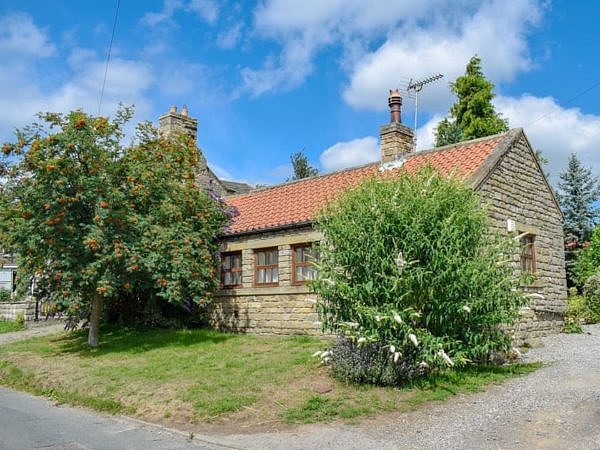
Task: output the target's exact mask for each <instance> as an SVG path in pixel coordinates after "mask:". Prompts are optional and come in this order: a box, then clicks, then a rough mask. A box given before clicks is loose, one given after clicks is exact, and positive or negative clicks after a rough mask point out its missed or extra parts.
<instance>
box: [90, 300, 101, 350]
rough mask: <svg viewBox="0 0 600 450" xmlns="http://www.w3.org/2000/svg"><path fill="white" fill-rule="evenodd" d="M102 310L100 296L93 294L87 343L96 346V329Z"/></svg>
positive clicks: (98, 325)
mask: <svg viewBox="0 0 600 450" xmlns="http://www.w3.org/2000/svg"><path fill="white" fill-rule="evenodd" d="M101 311H102V296H101V295H100V294H95V295H94V296H93V297H92V305H91V311H90V331H89V333H88V345H89V346H90V347H98V329H99V327H100V312H101Z"/></svg>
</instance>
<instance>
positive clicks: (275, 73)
mask: <svg viewBox="0 0 600 450" xmlns="http://www.w3.org/2000/svg"><path fill="white" fill-rule="evenodd" d="M311 56H312V54H311V48H310V45H308V44H307V43H305V42H302V41H301V40H294V41H289V42H288V44H287V45H286V47H285V49H284V50H283V52H282V53H281V55H280V57H279V59H278V60H277V61H274V60H272V59H269V60H267V61H265V63H264V64H263V66H262V67H261V68H260V69H250V68H248V67H244V68H243V69H242V70H241V76H242V86H241V88H240V90H239V92H238V94H240V93H243V92H247V93H249V94H250V96H252V97H258V96H259V95H261V94H264V93H266V92H270V91H275V90H281V89H283V90H289V89H293V88H296V87H298V86H299V85H300V84H302V82H303V81H304V79H305V78H306V76H307V75H308V74H309V73H311V72H312V63H311Z"/></svg>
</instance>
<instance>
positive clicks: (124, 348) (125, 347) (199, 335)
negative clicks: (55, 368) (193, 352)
mask: <svg viewBox="0 0 600 450" xmlns="http://www.w3.org/2000/svg"><path fill="white" fill-rule="evenodd" d="M87 336H88V332H87V330H77V331H74V332H71V333H69V334H67V335H66V336H61V337H59V338H55V339H53V342H54V343H56V344H58V345H59V352H60V353H76V354H78V355H79V356H84V357H96V356H101V355H105V354H114V353H128V354H136V353H144V352H147V351H151V350H156V349H159V348H164V347H187V346H190V345H199V344H203V343H211V344H217V343H221V342H225V341H228V340H230V339H235V338H236V337H237V336H236V335H235V334H228V333H221V332H218V331H214V330H209V329H154V330H139V329H133V328H125V327H118V326H106V327H102V328H101V329H100V345H99V346H98V347H97V348H90V347H89V346H88V345H87Z"/></svg>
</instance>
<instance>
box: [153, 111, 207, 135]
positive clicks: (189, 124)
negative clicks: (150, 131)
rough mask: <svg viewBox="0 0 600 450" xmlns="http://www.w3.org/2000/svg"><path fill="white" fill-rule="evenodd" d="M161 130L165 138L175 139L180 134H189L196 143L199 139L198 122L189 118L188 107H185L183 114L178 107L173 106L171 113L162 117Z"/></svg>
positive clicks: (159, 121)
mask: <svg viewBox="0 0 600 450" xmlns="http://www.w3.org/2000/svg"><path fill="white" fill-rule="evenodd" d="M158 123H159V129H160V132H161V133H162V134H163V135H164V136H170V137H175V136H177V135H180V134H187V135H189V136H191V137H192V138H193V139H194V142H195V141H196V139H197V137H198V121H197V120H196V119H194V118H192V117H189V112H188V109H187V106H186V105H183V107H182V108H181V112H180V113H178V112H177V107H176V106H171V107H170V108H169V112H167V113H165V114H163V115H162V116H160V118H159V120H158Z"/></svg>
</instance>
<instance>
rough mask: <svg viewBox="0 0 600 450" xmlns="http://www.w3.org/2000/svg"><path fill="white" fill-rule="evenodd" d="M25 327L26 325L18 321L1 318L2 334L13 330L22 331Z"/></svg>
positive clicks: (0, 332)
mask: <svg viewBox="0 0 600 450" xmlns="http://www.w3.org/2000/svg"><path fill="white" fill-rule="evenodd" d="M24 329H25V327H24V326H23V325H20V324H18V323H17V322H10V321H8V320H0V334H2V333H10V332H12V331H21V330H24Z"/></svg>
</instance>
